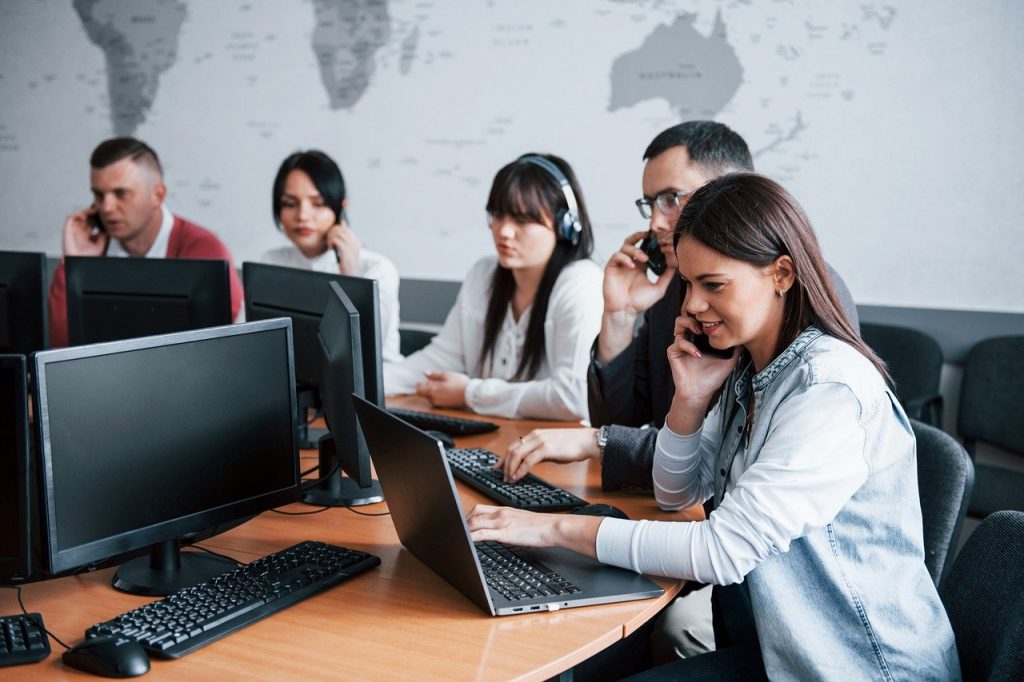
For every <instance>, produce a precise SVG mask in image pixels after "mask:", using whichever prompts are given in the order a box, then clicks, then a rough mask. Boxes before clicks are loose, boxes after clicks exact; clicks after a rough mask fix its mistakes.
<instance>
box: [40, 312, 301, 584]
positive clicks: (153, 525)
mask: <svg viewBox="0 0 1024 682" xmlns="http://www.w3.org/2000/svg"><path fill="white" fill-rule="evenodd" d="M292 352H293V351H292V334H291V321H290V320H287V319H278V320H265V321H261V322H251V323H245V324H239V325H232V326H226V327H214V328H209V329H201V330H196V331H190V332H180V333H177V334H168V335H164V336H151V337H145V338H138V339H130V340H124V341H114V342H111V343H104V344H95V345H86V346H77V347H73V348H66V349H61V350H51V351H44V352H42V353H39V354H37V355H36V356H35V371H36V394H35V398H36V414H37V415H38V420H39V430H40V449H41V453H40V455H41V456H40V474H39V475H40V477H41V485H40V488H41V490H42V493H41V494H42V498H43V500H42V502H43V504H42V507H43V510H44V516H45V527H46V531H47V533H46V534H47V547H46V551H45V556H46V558H47V560H48V563H49V568H50V570H51V571H52V572H55V573H56V572H59V571H63V570H67V569H69V568H72V567H76V566H81V565H84V564H89V563H92V562H96V561H100V560H103V559H105V558H108V557H112V556H114V555H117V554H121V553H124V552H127V551H131V550H133V549H138V548H144V547H150V548H151V551H150V553H149V555H148V556H143V557H141V558H140V559H135V560H133V561H130V562H127V563H125V564H122V565H121V567H120V568H119V570H118V572H117V574H116V575H115V577H114V581H113V584H114V586H115V587H117V588H118V589H121V590H124V591H128V592H134V593H137V594H151V595H156V594H169V593H171V592H174V591H176V590H177V589H179V588H181V587H185V586H188V585H193V584H195V583H198V582H201V581H203V580H207V579H209V578H211V577H213V576H215V575H218V574H219V573H222V572H223V571H225V570H228V569H230V568H233V566H234V565H233V564H232V563H230V562H226V561H224V560H222V559H218V558H217V557H214V556H212V555H210V554H206V553H192V552H189V553H181V552H180V551H179V545H180V543H179V539H180V538H182V537H183V536H186V535H188V534H190V533H194V532H197V531H201V530H204V529H207V528H210V527H212V526H216V525H218V524H223V523H227V522H230V521H232V520H235V519H239V518H242V517H245V516H248V515H251V514H255V513H258V512H261V511H265V510H267V509H270V508H273V507H277V506H280V505H282V504H287V503H290V502H295V501H297V499H298V497H299V486H300V477H299V459H298V449H297V448H296V443H295V424H296V407H295V376H294V372H293V364H292Z"/></svg>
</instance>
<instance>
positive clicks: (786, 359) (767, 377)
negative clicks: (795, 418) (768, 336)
mask: <svg viewBox="0 0 1024 682" xmlns="http://www.w3.org/2000/svg"><path fill="white" fill-rule="evenodd" d="M823 334H824V332H822V331H821V330H820V329H818V328H817V327H815V326H814V325H813V324H812V325H811V326H809V327H808V328H807V329H805V330H803V331H802V332H801V333H800V335H799V336H797V337H796V338H795V339H793V342H792V343H791V344H789V345H788V346H787V347H786V350H784V351H782V352H781V353H779V357H777V358H775V359H774V360H772V361H771V363H770V364H769V365H768V366H767V367H765V368H764V369H762V370H761V371H760V372H758V373H757V374H755V375H754V378H753V379H752V380H751V385H752V386H753V388H754V391H755V392H757V391H762V390H764V389H765V388H767V386H768V384H770V383H771V382H772V380H773V379H775V377H777V376H779V374H781V373H782V371H783V370H784V369H786V367H788V366H789V365H790V363H792V362H793V361H794V360H795V359H796V358H797V356H798V355H799V354H800V352H801V351H802V350H803V349H804V348H806V347H807V346H808V345H809V344H810V343H811V342H812V341H814V340H815V339H817V338H818V337H819V336H822V335H823Z"/></svg>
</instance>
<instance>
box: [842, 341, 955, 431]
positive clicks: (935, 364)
mask: <svg viewBox="0 0 1024 682" xmlns="http://www.w3.org/2000/svg"><path fill="white" fill-rule="evenodd" d="M860 336H861V338H862V339H864V342H865V343H867V344H868V345H869V346H871V350H873V351H875V353H877V354H878V357H880V358H882V359H883V360H885V364H886V365H888V366H889V373H890V374H891V375H892V378H893V382H894V383H895V384H896V397H897V398H899V399H900V403H901V404H902V405H903V409H904V410H906V412H907V415H908V416H910V417H912V418H914V419H918V420H920V421H923V422H925V423H926V424H931V425H932V426H941V425H942V397H941V396H940V395H939V383H940V380H941V377H942V347H941V346H939V342H938V341H936V340H935V339H934V338H933V337H931V336H929V335H928V334H925V333H924V332H921V331H918V330H916V329H910V328H909V327H896V326H892V325H887V324H871V323H867V322H865V323H862V324H861V325H860Z"/></svg>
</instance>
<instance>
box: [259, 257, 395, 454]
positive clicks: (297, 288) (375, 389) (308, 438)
mask: <svg viewBox="0 0 1024 682" xmlns="http://www.w3.org/2000/svg"><path fill="white" fill-rule="evenodd" d="M242 279H243V281H244V288H245V319H247V320H264V319H268V318H273V317H281V316H287V317H290V318H291V319H292V329H293V331H294V333H295V376H296V377H297V378H298V381H299V388H300V389H301V390H300V394H299V407H300V414H302V413H303V412H304V411H305V408H306V407H316V406H319V404H320V403H319V395H318V393H317V389H318V388H319V386H320V376H321V374H322V371H323V365H322V363H323V359H322V357H321V355H320V350H319V346H320V343H319V341H318V340H317V331H318V328H319V326H320V318H321V317H323V314H324V307H325V306H326V305H327V300H328V298H329V297H330V289H329V288H328V285H329V284H330V283H331V282H335V283H337V284H338V285H340V286H341V288H342V289H343V290H344V292H345V293H346V294H347V295H348V297H349V299H350V300H351V302H352V304H353V305H355V307H356V310H357V311H359V319H360V326H359V329H360V340H361V342H362V349H363V382H364V394H365V397H366V400H369V401H370V402H372V403H374V404H375V405H378V406H380V407H383V406H384V371H383V360H382V355H381V331H380V298H379V294H378V288H377V280H374V279H366V278H364V277H349V276H347V275H340V274H339V275H335V274H332V273H326V272H313V271H312V270H300V269H298V268H286V267H281V266H279V265H265V264H263V263H249V262H246V263H243V264H242ZM324 433H325V432H324V431H323V430H321V429H307V428H306V427H305V426H300V436H299V439H300V442H301V446H302V447H307V448H315V447H317V443H318V442H319V440H320V438H321V437H322V436H323V435H324Z"/></svg>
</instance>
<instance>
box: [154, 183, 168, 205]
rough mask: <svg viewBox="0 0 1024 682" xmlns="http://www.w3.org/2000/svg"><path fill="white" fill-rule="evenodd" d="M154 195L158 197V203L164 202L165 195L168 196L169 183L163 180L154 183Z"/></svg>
mask: <svg viewBox="0 0 1024 682" xmlns="http://www.w3.org/2000/svg"><path fill="white" fill-rule="evenodd" d="M153 196H154V197H156V200H157V202H158V203H160V204H163V203H164V197H166V196H167V185H165V184H164V183H163V181H159V182H157V183H155V184H154V185H153Z"/></svg>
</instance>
